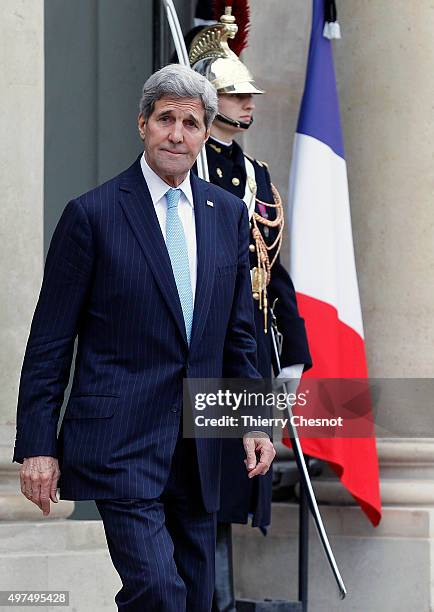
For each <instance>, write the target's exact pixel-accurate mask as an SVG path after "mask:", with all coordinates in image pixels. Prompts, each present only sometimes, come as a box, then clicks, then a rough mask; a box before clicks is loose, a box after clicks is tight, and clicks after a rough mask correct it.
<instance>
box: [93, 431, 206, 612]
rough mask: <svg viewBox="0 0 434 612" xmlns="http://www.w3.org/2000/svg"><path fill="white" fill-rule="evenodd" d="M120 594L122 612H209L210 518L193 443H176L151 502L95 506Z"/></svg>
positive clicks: (113, 502)
mask: <svg viewBox="0 0 434 612" xmlns="http://www.w3.org/2000/svg"><path fill="white" fill-rule="evenodd" d="M95 501H96V505H97V507H98V510H99V512H100V515H101V518H102V520H103V523H104V530H105V534H106V538H107V544H108V548H109V552H110V556H111V559H112V561H113V565H114V566H115V568H116V570H117V572H118V574H119V576H120V578H121V580H122V588H121V590H120V591H119V592H118V593H117V595H116V597H115V602H116V604H117V606H118V610H122V612H209V610H210V609H211V602H212V594H213V589H214V571H215V568H214V564H215V537H216V515H215V513H208V512H206V510H205V508H204V506H203V502H202V497H201V492H200V481H199V472H198V466H197V455H196V448H195V442H194V440H188V439H183V438H182V437H181V436H179V437H178V441H177V444H176V448H175V452H174V455H173V458H172V465H171V470H170V474H169V478H168V481H167V484H166V487H165V489H164V491H163V493H162V495H161V496H160V497H159V498H157V499H113V500H106V499H104V500H95Z"/></svg>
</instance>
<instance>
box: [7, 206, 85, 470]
mask: <svg viewBox="0 0 434 612" xmlns="http://www.w3.org/2000/svg"><path fill="white" fill-rule="evenodd" d="M92 266H93V244H92V232H91V227H90V224H89V220H88V218H87V215H86V213H85V210H84V208H83V206H82V204H81V203H80V202H79V201H75V200H73V201H71V202H70V203H69V204H68V205H67V206H66V208H65V210H64V212H63V214H62V216H61V218H60V221H59V223H58V225H57V227H56V229H55V232H54V234H53V238H52V240H51V244H50V248H49V251H48V254H47V259H46V263H45V270H44V278H43V281H42V287H41V291H40V295H39V299H38V303H37V306H36V310H35V313H34V316H33V320H32V325H31V329H30V335H29V339H28V342H27V347H26V352H25V356H24V362H23V367H22V371H21V379H20V389H19V396H18V409H17V433H16V441H15V450H14V457H13V460H14V461H18V462H20V463H22V461H23V459H24V458H25V457H34V456H38V455H46V456H51V457H57V425H58V420H59V415H60V409H61V406H62V402H63V397H64V392H65V389H66V386H67V384H68V380H69V375H70V367H71V362H72V357H73V352H74V341H75V338H76V336H77V332H78V327H79V321H80V315H81V313H82V310H83V305H84V303H85V299H86V294H87V292H88V289H89V285H90V280H91V275H92Z"/></svg>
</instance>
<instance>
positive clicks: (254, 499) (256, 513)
mask: <svg viewBox="0 0 434 612" xmlns="http://www.w3.org/2000/svg"><path fill="white" fill-rule="evenodd" d="M206 152H207V160H208V170H209V177H210V181H211V182H212V183H214V184H216V185H219V186H220V187H223V188H224V189H227V190H228V191H230V192H231V193H233V194H234V195H237V196H238V197H239V198H241V199H243V197H244V193H245V190H246V181H247V180H248V176H247V171H246V162H245V157H244V153H243V151H242V149H241V147H240V146H239V145H238V144H237V143H236V142H233V143H232V144H231V145H229V146H227V145H223V144H221V143H220V142H218V141H216V140H214V139H213V138H210V139H209V140H208V142H207V144H206ZM249 159H250V158H249ZM250 161H251V163H252V164H253V167H254V172H255V181H256V187H257V193H256V205H255V212H256V213H259V215H261V217H265V218H266V219H267V218H268V219H269V220H270V221H273V220H274V219H275V218H276V211H277V209H276V208H275V207H274V206H272V207H266V206H264V205H262V204H260V203H259V202H258V200H260V201H262V202H264V203H269V204H272V205H274V199H273V192H272V188H271V180H270V175H269V172H268V169H267V166H266V164H264V163H263V162H258V161H256V160H253V159H250ZM251 225H253V224H252V223H251ZM256 225H257V227H258V229H259V230H260V232H261V234H262V236H263V237H264V240H265V242H266V244H267V245H270V244H272V243H273V242H274V241H275V239H276V237H277V235H278V231H279V228H278V227H267V225H264V224H263V223H261V222H257V224H256ZM250 244H251V245H253V246H250V267H251V269H253V268H254V267H255V266H257V264H258V258H257V251H256V246H255V240H254V238H253V236H252V232H251V240H250ZM278 245H279V243H278ZM278 245H277V248H278ZM275 255H276V249H273V250H272V251H269V252H268V256H269V260H270V261H272V260H273V258H274V256H275ZM267 294H268V304H269V306H272V305H273V302H274V300H275V299H276V298H278V301H277V302H276V306H275V308H274V314H275V315H276V319H277V326H278V329H279V331H280V332H281V333H282V334H283V345H282V354H281V358H280V360H281V367H282V368H283V367H285V366H289V365H293V364H299V363H302V364H305V369H307V368H309V367H310V366H311V365H312V362H311V357H310V353H309V347H308V343H307V338H306V331H305V326H304V320H303V319H302V318H301V317H300V316H299V314H298V309H297V302H296V297H295V291H294V287H293V284H292V282H291V279H290V277H289V275H288V273H287V271H286V270H285V268H284V267H283V266H282V265H281V263H280V258H279V255H278V254H277V258H276V260H275V262H274V264H273V266H272V268H271V278H270V282H269V284H268V286H267ZM252 299H253V298H252ZM254 311H255V325H256V340H257V346H258V349H257V350H258V370H259V372H260V373H261V374H262V376H263V377H264V378H270V376H271V360H272V339H271V332H270V325H271V321H270V319H271V317H270V316H269V315H268V317H267V321H266V324H267V327H268V333H267V334H266V333H265V330H264V324H265V318H264V311H263V310H260V309H259V300H257V299H254ZM244 458H245V453H244V449H243V447H242V443H241V442H239V441H238V440H233V439H232V440H229V439H228V440H223V450H222V481H221V507H220V511H219V514H218V520H219V521H220V522H225V523H246V522H247V520H248V515H249V513H251V514H252V515H253V517H252V525H253V526H261V527H265V526H267V525H269V523H270V510H271V483H272V470H271V469H270V470H269V472H268V473H267V474H266V476H260V477H257V478H253V479H249V478H248V477H247V471H246V469H245V465H244V461H243V459H244Z"/></svg>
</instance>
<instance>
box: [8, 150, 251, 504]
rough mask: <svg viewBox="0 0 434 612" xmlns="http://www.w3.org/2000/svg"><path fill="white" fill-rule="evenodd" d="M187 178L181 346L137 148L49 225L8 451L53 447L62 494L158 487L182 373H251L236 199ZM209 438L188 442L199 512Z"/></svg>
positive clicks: (139, 493) (210, 475) (153, 494)
mask: <svg viewBox="0 0 434 612" xmlns="http://www.w3.org/2000/svg"><path fill="white" fill-rule="evenodd" d="M191 184H192V191H193V197H194V202H195V220H196V236H197V255H198V275H197V285H196V298H195V305H194V312H193V325H192V336H191V344H190V349H189V347H188V344H187V338H186V333H185V325H184V321H183V314H182V309H181V303H180V300H179V296H178V291H177V288H176V284H175V279H174V276H173V272H172V268H171V265H170V259H169V255H168V252H167V248H166V245H165V242H164V239H163V236H162V233H161V229H160V226H159V223H158V219H157V216H156V213H155V208H154V207H153V205H152V201H151V198H150V195H149V192H148V189H147V185H146V182H145V180H144V178H143V174H142V172H141V169H140V163H139V160H137V161H136V162H135V163H134V164H133V165H132V166H131V167H130V168H129V169H128V170H126V171H125V172H124V173H122V174H121V175H119V176H117V177H115V178H114V179H112V180H111V181H108V182H107V183H105V184H104V185H102V186H100V187H98V188H96V189H94V190H93V191H91V192H89V193H87V194H85V195H83V196H81V197H79V198H77V199H76V200H73V201H71V202H70V203H69V204H68V205H67V207H66V208H65V210H64V212H63V214H62V217H61V219H60V221H59V223H58V226H57V228H56V230H55V233H54V235H53V239H52V242H51V245H50V249H49V253H48V255H47V262H46V267H45V273H44V280H43V284H42V288H41V293H40V296H39V300H38V304H37V307H36V311H35V314H34V318H33V321H32V327H31V332H30V337H29V340H28V344H27V348H26V353H25V358H24V363H23V368H22V374H21V381H20V393H19V400H18V412H17V437H16V444H15V452H14V460H16V461H22V459H23V457H27V456H35V455H51V456H58V457H59V460H60V468H61V473H62V475H61V479H60V483H59V484H60V490H61V496H62V498H64V499H76V500H80V499H119V498H128V499H155V498H157V497H158V496H159V495H161V493H162V491H163V490H164V486H165V484H166V482H167V479H168V475H169V470H170V461H171V457H172V455H173V451H174V448H175V444H176V440H177V436H178V431H179V425H180V418H181V402H182V379H183V377H194V378H200V377H220V376H221V375H222V374H223V375H225V376H232V377H238V376H243V377H247V378H248V377H256V376H258V374H257V372H256V369H255V362H256V346H255V340H254V323H253V315H252V299H251V291H250V277H249V264H248V220H247V215H246V210H245V206H244V204H243V203H242V202H241V201H240V200H238V199H237V198H235V197H234V196H232V195H230V194H228V193H227V192H225V191H223V190H222V189H220V188H218V187H215V186H212V185H210V184H208V183H205V182H203V181H201V180H200V179H198V178H197V177H195V176H194V175H192V176H191ZM207 200H211V201H213V202H214V206H213V207H210V206H207V205H206V201H207ZM77 335H78V350H77V357H76V367H75V372H74V380H73V384H72V391H71V397H70V399H69V402H68V405H67V408H66V414H65V418H64V421H63V424H62V427H61V431H60V434H59V439H58V440H56V428H57V422H58V418H59V412H60V406H61V404H62V399H63V394H64V389H65V387H66V385H67V382H68V378H69V370H70V364H71V360H72V354H73V346H74V339H75V337H76V336H77ZM223 364H224V366H223ZM220 449H221V447H220V443H219V441H218V440H198V441H197V455H198V463H199V469H200V481H201V490H202V497H203V501H204V504H205V508H206V509H207V511H209V512H211V511H215V510H216V509H217V507H218V499H219V486H218V483H219V469H220V468H219V459H220V452H221V450H220Z"/></svg>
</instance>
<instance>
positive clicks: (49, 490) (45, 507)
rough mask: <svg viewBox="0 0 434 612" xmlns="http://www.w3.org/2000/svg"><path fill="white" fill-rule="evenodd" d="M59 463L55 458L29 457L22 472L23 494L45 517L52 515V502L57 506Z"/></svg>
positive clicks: (25, 460)
mask: <svg viewBox="0 0 434 612" xmlns="http://www.w3.org/2000/svg"><path fill="white" fill-rule="evenodd" d="M59 476H60V470H59V462H58V460H57V459H55V458H54V457H28V458H27V459H24V462H23V465H22V467H21V470H20V482H21V492H22V493H23V495H25V496H26V497H27V499H30V501H32V502H33V503H34V504H36V505H37V506H38V507H39V508H40V509H41V510H42V512H43V514H44V516H48V514H50V500H51V501H53V502H54V503H56V504H57V502H58V501H59V500H58V498H57V492H56V491H57V481H58V480H59Z"/></svg>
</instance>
